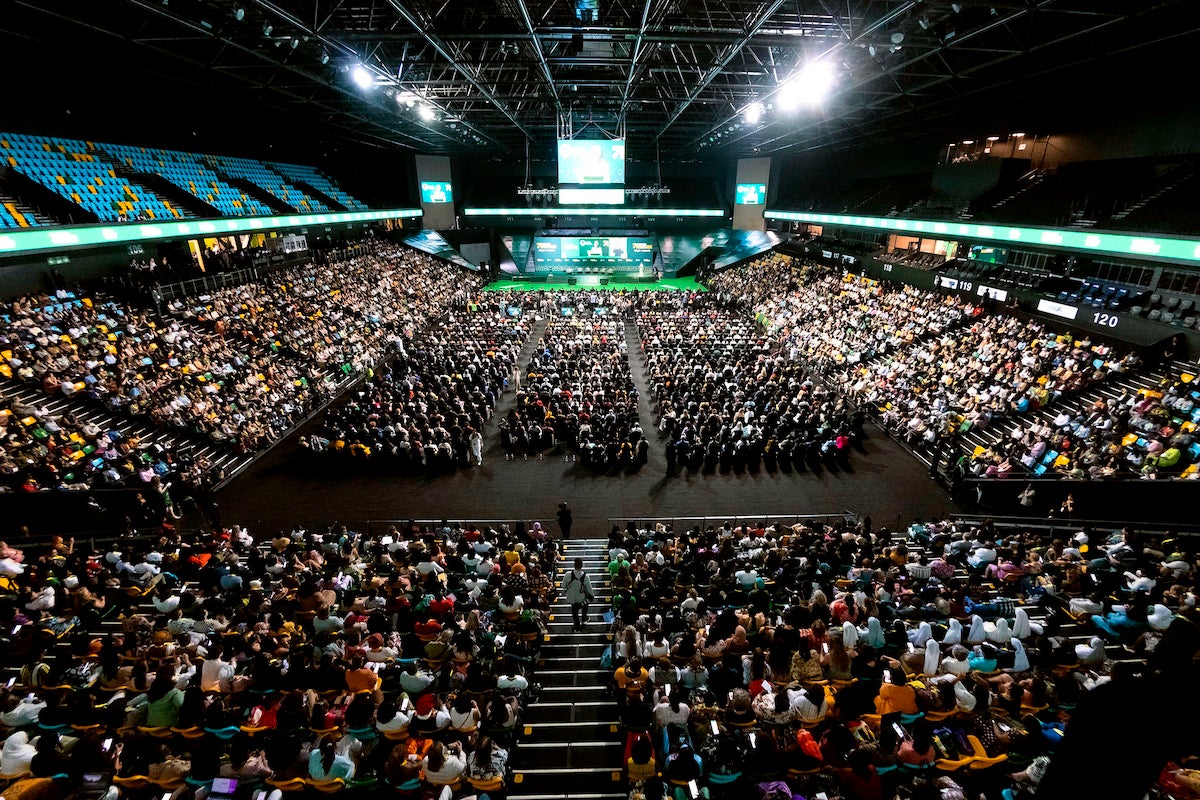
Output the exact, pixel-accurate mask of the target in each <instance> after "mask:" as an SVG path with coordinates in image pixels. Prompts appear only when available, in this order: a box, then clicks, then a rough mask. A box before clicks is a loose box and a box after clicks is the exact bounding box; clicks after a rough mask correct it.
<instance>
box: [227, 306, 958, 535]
mask: <svg viewBox="0 0 1200 800" xmlns="http://www.w3.org/2000/svg"><path fill="white" fill-rule="evenodd" d="M539 331H540V328H537V329H535V331H534V336H532V337H531V342H532V341H534V340H536V337H537V334H538V332H539ZM635 336H636V334H634V333H631V335H630V345H631V352H633V353H636V352H637V350H636V348H637V340H636V338H635ZM531 349H532V344H530V345H527V346H526V348H525V350H526V352H525V354H524V357H526V358H527V357H528V354H529V352H530V351H531ZM639 362H640V358H639V357H638V356H636V355H635V356H634V358H633V360H632V364H631V366H632V367H633V372H634V381H635V383H636V384H637V385H638V388H639V389H640V391H641V392H642V402H641V408H640V414H641V418H642V423H643V426H644V428H645V429H646V430H647V431H653V430H654V426H653V425H652V424H651V421H652V418H651V415H650V406H649V404H648V403H647V402H646V401H645V397H646V385H645V375H644V373H643V370H642V368H641V364H640V363H639ZM512 398H513V395H512V394H506V395H505V396H504V398H502V400H501V402H500V404H499V407H498V409H497V413H496V414H495V415H494V416H493V418H492V421H491V423H489V425H488V427H487V430H486V431H485V440H484V463H483V466H482V467H477V468H471V469H470V470H467V471H464V472H459V473H456V474H451V475H443V476H438V477H433V478H424V477H407V476H398V475H386V476H384V475H375V474H355V475H347V474H344V473H343V474H336V473H333V474H330V472H329V471H328V470H324V471H322V470H320V469H317V468H314V465H313V464H312V463H310V462H307V461H306V460H305V459H304V458H302V456H305V455H306V453H305V452H304V451H301V450H300V449H299V448H298V447H297V445H296V438H297V437H296V435H293V436H292V437H290V438H289V439H287V440H286V441H284V442H282V443H280V445H279V446H278V447H276V448H275V450H273V451H272V452H271V453H269V454H267V455H266V456H264V457H263V458H262V460H260V461H259V462H258V463H256V464H255V465H254V466H252V467H251V468H250V469H249V470H248V471H247V472H246V473H245V474H243V475H241V476H239V477H238V478H237V479H236V480H234V481H233V482H231V483H230V485H229V486H228V487H226V488H225V489H224V490H222V491H221V493H220V494H219V496H218V500H219V502H220V505H221V514H222V520H223V522H224V523H225V524H230V523H235V522H240V523H242V524H246V525H249V526H251V528H252V530H255V532H256V533H259V534H263V533H267V532H270V531H272V530H274V529H278V528H282V527H290V526H292V525H294V524H296V523H304V524H314V523H328V522H331V521H334V520H342V521H346V522H356V523H363V522H366V521H368V520H388V519H401V520H402V519H446V518H449V519H497V520H515V519H522V520H537V519H541V520H547V521H552V520H554V514H555V510H556V508H557V505H558V503H559V502H560V501H562V500H566V501H567V502H568V503H570V505H571V507H572V509H573V511H574V515H575V529H574V531H573V532H572V536H573V537H589V536H601V535H604V534H605V533H606V532H607V530H608V527H609V522H608V521H609V519H610V518H613V517H650V516H655V517H693V516H710V517H722V516H724V515H743V516H762V515H771V516H784V515H795V514H829V513H841V512H843V511H846V510H850V511H854V512H856V513H860V514H869V515H871V517H872V518H873V520H874V522H875V524H876V525H888V526H894V525H896V524H898V522H900V521H903V522H904V523H905V524H907V523H908V522H910V521H911V520H913V519H914V518H918V517H920V518H929V517H931V516H934V515H938V514H945V513H949V512H952V511H955V510H957V509H956V508H955V507H954V505H953V504H952V502H951V500H950V497H949V495H948V494H947V493H946V492H945V491H943V490H942V489H941V488H940V487H939V486H938V485H937V484H936V483H934V481H933V480H932V479H930V477H929V476H928V473H927V470H926V467H925V466H924V465H923V464H920V463H919V462H917V461H916V460H915V459H914V458H912V456H910V455H909V454H908V453H906V452H905V451H904V450H903V449H902V448H901V447H899V446H898V445H897V444H896V443H895V442H894V441H892V440H891V439H890V438H889V437H888V436H887V435H885V434H884V433H883V432H881V431H879V430H878V429H876V428H874V427H872V426H869V427H868V431H869V432H870V433H871V437H870V439H869V440H868V441H866V442H864V443H863V452H855V453H854V454H853V455H852V457H851V460H850V469H849V470H842V471H836V472H830V471H822V472H821V473H818V474H814V473H812V472H803V473H793V474H785V473H775V474H770V473H767V472H766V471H762V472H760V473H758V474H757V475H751V474H741V475H721V474H717V475H699V474H694V475H688V474H687V473H686V472H682V471H681V472H677V473H676V475H675V477H673V478H668V477H667V476H666V474H665V473H666V460H665V456H664V455H663V449H662V443H661V441H659V440H658V439H657V438H655V436H654V434H653V433H651V434H650V435H651V437H652V442H651V449H650V461H649V463H648V464H647V465H646V466H644V467H643V468H642V469H641V470H639V471H638V472H636V473H634V474H615V475H597V474H595V473H593V472H592V471H591V470H590V469H588V468H586V467H584V466H583V465H582V464H580V463H575V462H568V463H564V460H563V455H562V454H561V453H560V454H557V455H552V456H549V455H548V456H547V457H546V459H545V460H544V461H537V460H532V459H531V460H529V461H516V462H505V460H504V455H503V453H502V452H501V450H500V444H499V439H498V436H497V432H496V420H498V419H501V418H503V414H504V413H505V411H507V409H508V408H509V407H510V406H511V405H512V403H513V399H512ZM322 473H324V474H322ZM718 522H719V521H718Z"/></svg>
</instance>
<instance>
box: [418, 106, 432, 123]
mask: <svg viewBox="0 0 1200 800" xmlns="http://www.w3.org/2000/svg"><path fill="white" fill-rule="evenodd" d="M417 113H418V114H420V115H421V119H423V120H425V121H426V122H433V121H434V120H435V119H437V111H435V110H434V109H433V106H421V108H420V109H419V110H418V111H417Z"/></svg>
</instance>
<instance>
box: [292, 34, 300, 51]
mask: <svg viewBox="0 0 1200 800" xmlns="http://www.w3.org/2000/svg"><path fill="white" fill-rule="evenodd" d="M299 46H300V40H299V39H297V38H296V37H295V36H293V37H292V49H293V50H295V49H296V48H297V47H299Z"/></svg>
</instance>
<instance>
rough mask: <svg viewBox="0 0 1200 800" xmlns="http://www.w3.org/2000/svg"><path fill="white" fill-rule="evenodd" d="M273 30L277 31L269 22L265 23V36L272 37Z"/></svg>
mask: <svg viewBox="0 0 1200 800" xmlns="http://www.w3.org/2000/svg"><path fill="white" fill-rule="evenodd" d="M273 30H275V28H274V27H272V25H271V23H269V22H264V23H263V36H270V35H271V31H273Z"/></svg>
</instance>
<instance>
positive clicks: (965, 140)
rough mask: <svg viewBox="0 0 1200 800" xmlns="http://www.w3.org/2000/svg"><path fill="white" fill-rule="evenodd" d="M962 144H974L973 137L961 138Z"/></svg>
mask: <svg viewBox="0 0 1200 800" xmlns="http://www.w3.org/2000/svg"><path fill="white" fill-rule="evenodd" d="M963 144H975V140H974V139H963Z"/></svg>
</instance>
